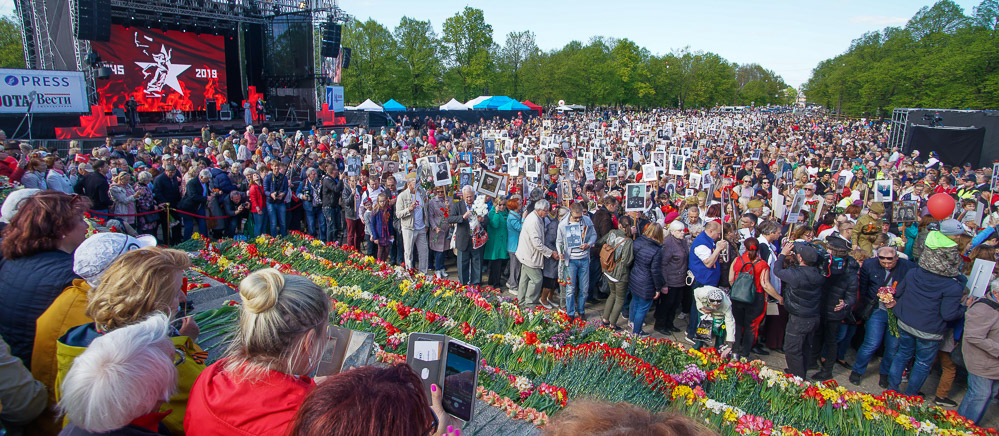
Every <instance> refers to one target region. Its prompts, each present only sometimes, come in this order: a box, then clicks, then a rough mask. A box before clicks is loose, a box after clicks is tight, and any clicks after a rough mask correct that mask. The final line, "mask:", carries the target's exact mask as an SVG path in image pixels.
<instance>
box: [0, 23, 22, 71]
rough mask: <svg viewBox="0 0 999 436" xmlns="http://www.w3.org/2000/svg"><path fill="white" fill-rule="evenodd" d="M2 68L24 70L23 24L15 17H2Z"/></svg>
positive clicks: (0, 37)
mask: <svg viewBox="0 0 999 436" xmlns="http://www.w3.org/2000/svg"><path fill="white" fill-rule="evenodd" d="M0 68H24V43H23V42H22V40H21V22H20V20H18V19H16V18H14V17H9V16H8V17H0Z"/></svg>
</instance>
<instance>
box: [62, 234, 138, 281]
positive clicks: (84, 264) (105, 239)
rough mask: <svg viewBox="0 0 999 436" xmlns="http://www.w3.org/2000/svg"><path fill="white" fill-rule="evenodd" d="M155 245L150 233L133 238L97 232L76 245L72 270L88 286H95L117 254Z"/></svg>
mask: <svg viewBox="0 0 999 436" xmlns="http://www.w3.org/2000/svg"><path fill="white" fill-rule="evenodd" d="M155 246H156V238H155V237H153V236H151V235H140V236H139V237H135V238H133V237H131V236H128V235H126V234H123V233H110V232H109V233H98V234H95V235H93V236H91V237H89V238H87V239H86V240H84V241H83V243H82V244H80V246H79V247H76V251H74V252H73V272H74V273H76V275H78V276H80V277H81V278H83V280H86V281H87V283H88V284H90V286H93V287H96V286H97V285H99V284H100V283H101V275H103V274H104V271H105V270H106V269H108V267H109V266H111V264H112V263H114V261H115V259H117V258H118V256H121V255H122V254H124V253H125V252H127V251H131V250H138V249H140V248H143V247H155Z"/></svg>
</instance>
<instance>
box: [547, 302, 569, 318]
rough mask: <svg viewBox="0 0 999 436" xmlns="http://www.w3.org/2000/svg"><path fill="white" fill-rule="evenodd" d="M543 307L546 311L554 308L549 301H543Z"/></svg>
mask: <svg viewBox="0 0 999 436" xmlns="http://www.w3.org/2000/svg"><path fill="white" fill-rule="evenodd" d="M541 305H542V306H544V308H545V309H551V308H552V305H551V303H549V302H547V301H542V302H541ZM569 316H570V317H571V316H572V315H569Z"/></svg>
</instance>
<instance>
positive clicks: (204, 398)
mask: <svg viewBox="0 0 999 436" xmlns="http://www.w3.org/2000/svg"><path fill="white" fill-rule="evenodd" d="M239 295H240V297H241V299H242V301H243V304H242V305H241V306H240V313H239V330H238V331H237V333H236V338H235V339H234V340H233V343H232V345H230V347H229V350H228V351H227V352H226V356H225V357H224V358H223V359H222V360H220V361H218V362H215V363H213V364H212V365H211V366H209V367H208V368H206V369H205V371H204V372H202V373H201V375H200V376H198V380H197V381H195V383H194V387H193V388H192V389H191V396H190V399H189V400H188V404H187V415H186V416H185V419H184V431H185V432H186V433H187V435H188V436H199V435H238V436H246V435H283V434H286V433H287V432H288V426H289V425H290V424H291V423H292V421H294V419H295V413H296V412H297V411H298V408H299V406H300V405H301V404H302V401H303V400H304V399H305V396H306V395H308V393H309V392H311V391H312V390H313V389H314V388H315V386H316V384H315V382H313V381H312V379H311V378H310V377H309V376H308V375H307V374H310V373H311V372H312V371H313V370H314V369H315V367H316V365H318V363H319V359H320V357H321V354H322V352H323V350H324V349H325V348H326V342H327V337H328V336H327V334H326V327H327V324H328V322H329V314H330V302H329V299H327V298H326V295H325V294H324V293H323V290H322V289H320V288H319V286H317V285H316V284H315V283H313V282H312V281H311V280H309V279H308V278H306V277H302V276H291V275H284V274H281V273H280V272H278V270H276V269H273V268H268V269H263V270H260V271H257V272H254V273H253V274H250V275H249V276H247V277H246V278H245V279H243V281H242V282H240V284H239Z"/></svg>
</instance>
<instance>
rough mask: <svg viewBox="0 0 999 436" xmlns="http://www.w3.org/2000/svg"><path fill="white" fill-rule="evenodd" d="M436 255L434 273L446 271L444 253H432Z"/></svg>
mask: <svg viewBox="0 0 999 436" xmlns="http://www.w3.org/2000/svg"><path fill="white" fill-rule="evenodd" d="M431 253H433V254H434V271H444V252H443V251H432V250H431Z"/></svg>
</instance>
